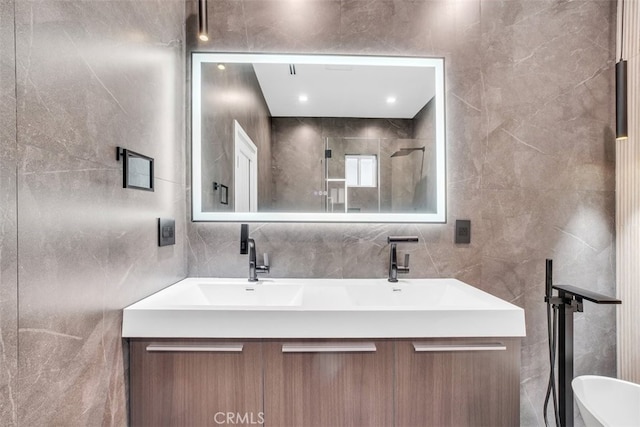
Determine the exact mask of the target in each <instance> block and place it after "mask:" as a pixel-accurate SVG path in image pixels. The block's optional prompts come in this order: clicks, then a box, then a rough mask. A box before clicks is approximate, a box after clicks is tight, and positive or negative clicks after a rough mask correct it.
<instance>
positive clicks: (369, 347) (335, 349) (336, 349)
mask: <svg viewBox="0 0 640 427" xmlns="http://www.w3.org/2000/svg"><path fill="white" fill-rule="evenodd" d="M375 351H376V345H375V344H374V343H372V342H365V343H345V344H342V343H322V344H317V343H316V344H311V343H309V344H307V343H301V344H283V345H282V352H283V353H366V352H375Z"/></svg>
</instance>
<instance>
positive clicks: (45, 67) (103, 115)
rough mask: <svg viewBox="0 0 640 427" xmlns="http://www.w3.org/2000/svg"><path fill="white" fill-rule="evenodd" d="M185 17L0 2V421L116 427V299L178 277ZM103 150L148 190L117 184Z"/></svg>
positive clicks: (122, 6)
mask: <svg viewBox="0 0 640 427" xmlns="http://www.w3.org/2000/svg"><path fill="white" fill-rule="evenodd" d="M14 7H15V9H14ZM14 22H15V44H14V38H13V37H14ZM184 23H185V9H184V2H183V1H182V0H144V1H139V0H135V1H134V0H124V1H90V2H80V1H65V2H60V1H48V0H44V1H34V2H31V1H16V2H15V4H14V3H13V1H7V0H1V1H0V24H1V25H0V61H1V63H0V64H1V69H0V97H1V102H0V106H1V109H0V120H1V122H0V132H1V136H2V141H1V145H0V154H1V155H0V160H1V161H2V165H1V166H2V175H1V176H0V187H1V188H0V197H1V204H0V209H1V212H0V215H1V217H2V227H0V257H1V258H0V263H1V264H0V265H1V267H2V269H1V270H0V271H1V276H0V280H1V283H0V285H1V286H2V288H1V293H0V298H2V300H1V301H2V303H1V304H0V316H1V317H0V319H1V323H0V327H1V333H2V335H1V337H2V340H1V341H0V346H1V350H2V356H1V358H0V419H1V420H2V421H1V422H0V424H2V425H12V424H18V425H21V426H36V425H61V426H62V425H64V426H93V425H113V426H122V425H126V424H127V390H126V370H127V349H126V348H125V347H124V344H123V341H122V339H121V318H122V314H121V313H122V311H121V310H122V308H123V307H125V306H126V305H128V304H131V303H133V302H135V301H137V300H139V299H141V298H143V297H145V296H147V295H149V294H151V293H153V292H155V291H157V290H159V289H161V288H163V287H165V286H167V285H170V284H171V283H173V282H175V281H177V280H180V279H182V278H183V277H185V275H186V273H187V268H186V262H187V260H186V251H185V243H186V239H185V235H186V217H187V214H186V211H185V202H184V201H185V197H186V195H185V176H184V173H185V168H184V165H185V157H184V151H185V138H184V134H185V127H184V123H185V111H184V99H185V98H184V87H185V64H184ZM14 53H15V66H14V62H13V61H14V56H13V55H14ZM14 76H16V78H15V79H14ZM116 146H124V147H126V148H129V149H132V150H134V151H138V152H141V153H143V154H147V155H149V156H152V157H154V158H155V161H156V163H155V170H156V179H155V186H156V190H155V192H144V191H135V190H125V189H123V188H122V164H121V163H119V162H116V159H115V152H116ZM16 199H17V200H16ZM157 217H173V218H175V219H176V226H177V236H178V238H177V243H176V245H175V246H169V247H163V248H158V247H157V231H156V227H157V223H156V218H157ZM16 222H17V223H18V224H19V227H18V228H17V232H16ZM16 233H17V238H16ZM16 248H17V253H16ZM17 283H18V284H19V285H18V286H17V285H16V284H17ZM18 325H19V327H18ZM18 341H19V346H18V351H17V352H16V342H18Z"/></svg>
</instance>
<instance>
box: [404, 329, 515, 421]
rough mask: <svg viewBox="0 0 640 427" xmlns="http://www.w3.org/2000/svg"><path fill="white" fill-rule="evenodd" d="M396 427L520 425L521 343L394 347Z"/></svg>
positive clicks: (422, 342) (461, 341) (427, 342)
mask: <svg viewBox="0 0 640 427" xmlns="http://www.w3.org/2000/svg"><path fill="white" fill-rule="evenodd" d="M395 372H396V380H395V425H396V426H491V427H498V426H516V425H519V424H520V339H519V338H506V339H505V338H498V339H494V338H458V339H413V340H403V341H397V342H396V354H395Z"/></svg>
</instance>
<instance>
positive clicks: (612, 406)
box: [571, 375, 640, 427]
mask: <svg viewBox="0 0 640 427" xmlns="http://www.w3.org/2000/svg"><path fill="white" fill-rule="evenodd" d="M571 385H572V387H573V392H574V394H575V396H576V401H577V402H578V408H580V414H581V415H582V419H583V420H584V423H585V425H586V426H587V427H609V426H611V427H613V426H616V427H618V426H620V427H626V426H628V427H631V426H633V427H636V426H640V385H639V384H634V383H630V382H628V381H623V380H619V379H616V378H609V377H601V376H596V375H583V376H580V377H576V378H575V379H574V380H573V381H572V382H571Z"/></svg>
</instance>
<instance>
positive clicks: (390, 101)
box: [387, 96, 396, 104]
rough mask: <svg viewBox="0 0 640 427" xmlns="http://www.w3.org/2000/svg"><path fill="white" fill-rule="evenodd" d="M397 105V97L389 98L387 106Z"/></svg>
mask: <svg viewBox="0 0 640 427" xmlns="http://www.w3.org/2000/svg"><path fill="white" fill-rule="evenodd" d="M395 103H396V97H395V96H388V97H387V104H395Z"/></svg>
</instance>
